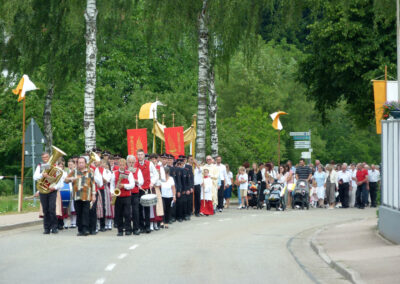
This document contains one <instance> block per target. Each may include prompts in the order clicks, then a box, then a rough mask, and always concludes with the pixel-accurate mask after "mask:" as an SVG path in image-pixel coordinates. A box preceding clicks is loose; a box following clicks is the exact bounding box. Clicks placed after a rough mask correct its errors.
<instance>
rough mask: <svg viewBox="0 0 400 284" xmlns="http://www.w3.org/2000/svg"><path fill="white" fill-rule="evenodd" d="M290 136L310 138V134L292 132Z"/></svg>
mask: <svg viewBox="0 0 400 284" xmlns="http://www.w3.org/2000/svg"><path fill="white" fill-rule="evenodd" d="M290 136H310V132H290Z"/></svg>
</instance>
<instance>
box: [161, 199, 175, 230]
mask: <svg viewBox="0 0 400 284" xmlns="http://www.w3.org/2000/svg"><path fill="white" fill-rule="evenodd" d="M172 200H173V198H172V197H163V198H162V201H163V205H164V224H168V223H169V220H170V215H171V202H172Z"/></svg>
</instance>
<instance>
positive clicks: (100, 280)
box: [94, 278, 106, 284]
mask: <svg viewBox="0 0 400 284" xmlns="http://www.w3.org/2000/svg"><path fill="white" fill-rule="evenodd" d="M104 282H106V279H105V278H99V279H97V280H96V282H94V284H103V283H104Z"/></svg>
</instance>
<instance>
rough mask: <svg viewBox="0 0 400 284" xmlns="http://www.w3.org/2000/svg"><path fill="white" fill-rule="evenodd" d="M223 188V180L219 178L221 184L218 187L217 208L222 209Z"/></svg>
mask: <svg viewBox="0 0 400 284" xmlns="http://www.w3.org/2000/svg"><path fill="white" fill-rule="evenodd" d="M224 189H225V181H224V180H221V186H220V187H219V188H218V206H217V207H218V209H224Z"/></svg>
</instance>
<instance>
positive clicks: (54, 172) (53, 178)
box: [36, 146, 67, 194]
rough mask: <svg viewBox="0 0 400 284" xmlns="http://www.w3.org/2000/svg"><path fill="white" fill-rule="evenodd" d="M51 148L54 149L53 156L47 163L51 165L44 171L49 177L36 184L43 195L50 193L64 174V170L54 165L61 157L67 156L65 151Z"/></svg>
mask: <svg viewBox="0 0 400 284" xmlns="http://www.w3.org/2000/svg"><path fill="white" fill-rule="evenodd" d="M51 147H52V148H53V154H52V155H51V157H50V159H49V162H48V163H47V164H48V165H49V166H48V168H47V169H45V170H44V171H43V172H44V173H47V175H48V177H47V178H45V177H42V178H41V179H40V180H39V181H38V182H37V184H36V187H37V189H38V190H39V192H40V193H43V194H48V193H50V187H52V186H53V185H55V184H57V183H58V181H59V180H60V178H61V177H62V176H63V173H64V171H63V170H62V169H60V168H59V167H57V166H54V164H55V163H56V162H57V160H58V159H59V158H60V157H62V156H66V155H67V154H65V153H64V152H63V151H61V150H60V149H58V148H57V147H55V146H51Z"/></svg>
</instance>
